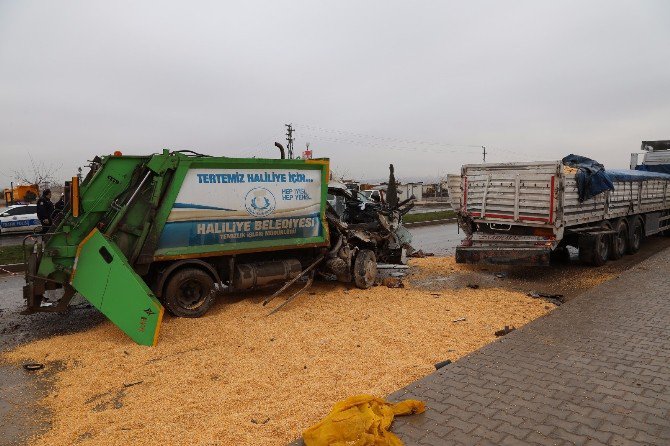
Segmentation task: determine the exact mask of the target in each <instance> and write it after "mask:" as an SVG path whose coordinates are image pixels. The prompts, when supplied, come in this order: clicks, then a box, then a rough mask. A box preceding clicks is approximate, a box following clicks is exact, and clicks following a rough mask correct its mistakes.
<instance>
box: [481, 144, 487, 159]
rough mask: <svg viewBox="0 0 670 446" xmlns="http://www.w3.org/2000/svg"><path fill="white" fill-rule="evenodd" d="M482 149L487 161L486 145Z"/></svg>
mask: <svg viewBox="0 0 670 446" xmlns="http://www.w3.org/2000/svg"><path fill="white" fill-rule="evenodd" d="M482 150H483V153H482V154H483V156H484V162H486V146H482Z"/></svg>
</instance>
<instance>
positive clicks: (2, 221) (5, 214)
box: [0, 204, 42, 234]
mask: <svg viewBox="0 0 670 446" xmlns="http://www.w3.org/2000/svg"><path fill="white" fill-rule="evenodd" d="M41 228H42V224H41V223H40V221H39V220H38V219H37V205H36V204H16V205H14V206H8V207H7V208H4V209H0V234H8V233H16V232H33V231H35V230H36V229H41Z"/></svg>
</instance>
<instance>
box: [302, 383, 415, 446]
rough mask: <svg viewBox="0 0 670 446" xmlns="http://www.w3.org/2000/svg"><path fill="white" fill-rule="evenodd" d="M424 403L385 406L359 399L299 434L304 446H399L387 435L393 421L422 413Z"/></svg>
mask: <svg viewBox="0 0 670 446" xmlns="http://www.w3.org/2000/svg"><path fill="white" fill-rule="evenodd" d="M425 410H426V405H425V404H424V403H423V401H417V400H405V401H401V402H399V403H395V404H392V403H388V402H386V401H384V400H383V399H381V398H375V397H374V396H371V395H358V396H353V397H350V398H347V399H346V400H344V401H340V402H339V403H337V404H335V406H334V407H333V410H331V411H330V413H329V414H328V415H327V416H326V418H324V419H323V420H321V421H320V422H318V423H317V424H315V425H314V426H312V427H310V428H308V429H307V430H305V431H304V432H303V433H302V438H303V440H304V442H305V446H330V445H333V444H342V445H345V444H350V445H362V446H363V445H391V446H393V445H396V446H400V445H402V444H403V443H402V441H401V440H400V438H398V437H397V436H396V435H395V434H393V433H392V432H390V431H389V429H390V427H391V423H393V418H394V417H396V416H399V415H413V414H419V413H423V412H425Z"/></svg>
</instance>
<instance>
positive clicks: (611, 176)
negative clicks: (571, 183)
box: [562, 155, 670, 201]
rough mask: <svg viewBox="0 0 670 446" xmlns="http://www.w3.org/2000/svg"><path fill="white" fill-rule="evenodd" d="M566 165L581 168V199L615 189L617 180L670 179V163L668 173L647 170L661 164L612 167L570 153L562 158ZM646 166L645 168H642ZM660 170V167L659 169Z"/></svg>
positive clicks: (579, 175)
mask: <svg viewBox="0 0 670 446" xmlns="http://www.w3.org/2000/svg"><path fill="white" fill-rule="evenodd" d="M562 162H563V164H565V165H566V166H570V167H574V168H576V169H579V171H578V172H577V190H578V193H579V201H584V200H588V199H589V198H592V197H595V196H596V195H598V194H601V193H603V192H605V191H607V190H614V182H615V181H643V180H653V179H664V180H670V165H668V164H663V165H662V166H667V167H668V169H667V171H666V172H667V173H662V172H661V171H652V170H651V169H649V170H647V169H646V168H657V167H660V166H637V168H636V170H630V169H610V170H605V166H603V165H602V164H600V163H599V162H597V161H595V160H592V159H590V158H586V157H585V156H579V155H568V156H566V157H565V158H563V160H562ZM641 167H644V168H645V169H640V168H641ZM659 170H660V169H659Z"/></svg>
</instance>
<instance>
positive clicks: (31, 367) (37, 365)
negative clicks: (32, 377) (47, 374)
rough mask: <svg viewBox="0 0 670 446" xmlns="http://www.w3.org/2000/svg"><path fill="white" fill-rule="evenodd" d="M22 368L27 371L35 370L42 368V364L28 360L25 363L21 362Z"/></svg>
mask: <svg viewBox="0 0 670 446" xmlns="http://www.w3.org/2000/svg"><path fill="white" fill-rule="evenodd" d="M23 368H24V370H27V371H29V372H35V371H37V370H42V369H43V368H44V364H40V363H38V362H29V363H27V364H23Z"/></svg>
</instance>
